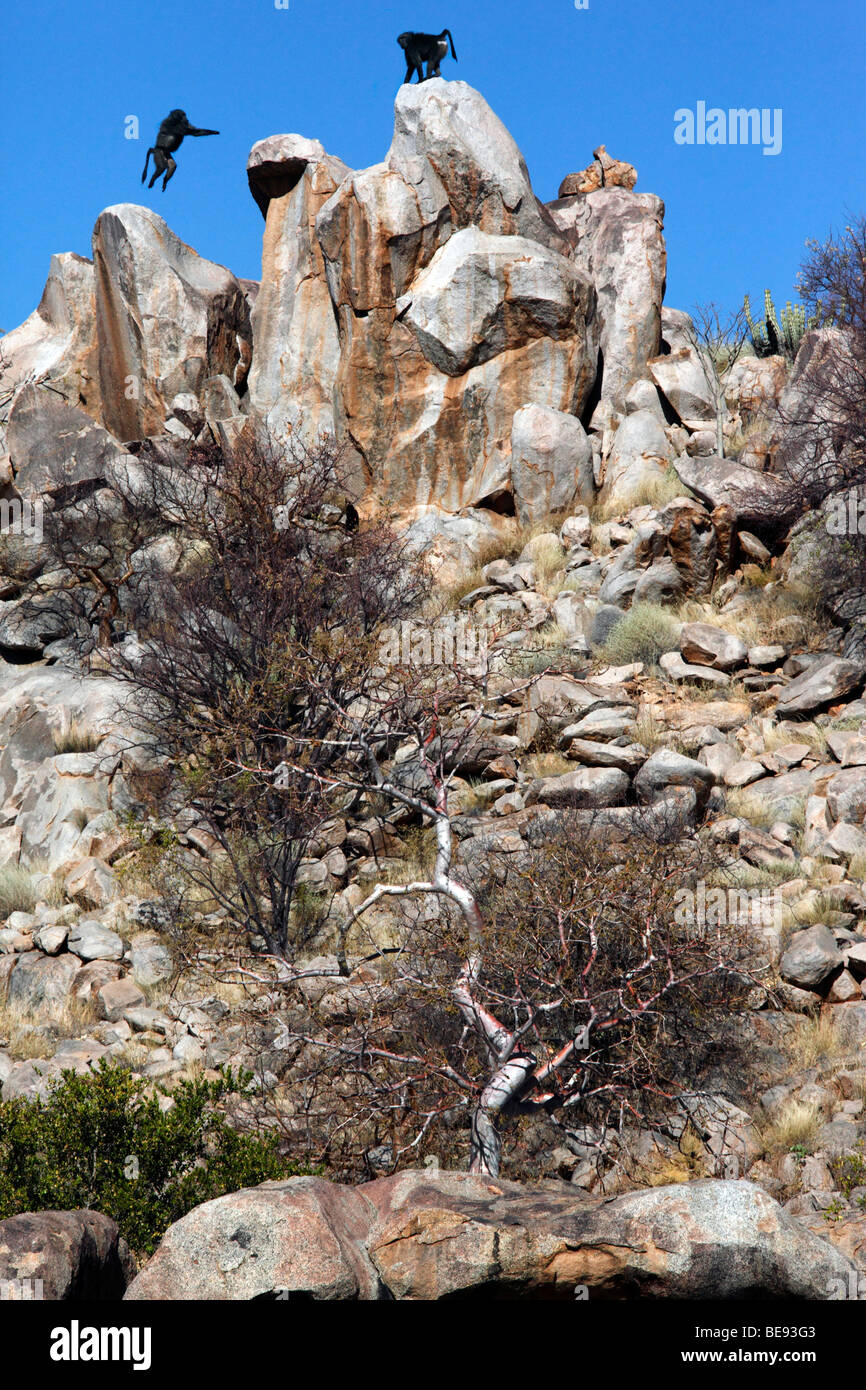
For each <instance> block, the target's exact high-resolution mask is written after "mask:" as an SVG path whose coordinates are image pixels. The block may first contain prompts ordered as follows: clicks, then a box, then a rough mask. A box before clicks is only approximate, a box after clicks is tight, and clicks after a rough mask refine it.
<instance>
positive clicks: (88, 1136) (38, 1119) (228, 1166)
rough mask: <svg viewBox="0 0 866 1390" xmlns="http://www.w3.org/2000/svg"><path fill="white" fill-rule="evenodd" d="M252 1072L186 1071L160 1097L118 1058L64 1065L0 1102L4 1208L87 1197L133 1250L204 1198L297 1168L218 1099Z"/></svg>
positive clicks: (153, 1240)
mask: <svg viewBox="0 0 866 1390" xmlns="http://www.w3.org/2000/svg"><path fill="white" fill-rule="evenodd" d="M251 1079H252V1077H251V1074H248V1073H245V1074H242V1073H238V1074H236V1075H235V1074H233V1073H232V1072H231V1071H230V1070H228V1069H224V1070H223V1072H222V1074H221V1077H220V1079H219V1080H218V1081H206V1080H204V1079H203V1078H197V1079H194V1080H184V1081H181V1082H179V1083H178V1085H177V1086H176V1087H175V1088H174V1090H173V1091H172V1092H171V1095H172V1099H173V1101H174V1104H173V1105H172V1107H171V1108H170V1109H168V1110H165V1111H163V1110H162V1109H161V1107H160V1101H159V1097H158V1096H157V1095H156V1094H153V1093H151V1094H147V1090H148V1087H147V1084H146V1083H145V1082H144V1081H142V1080H141V1079H140V1078H139V1077H135V1076H133V1074H132V1072H131V1071H130V1070H129V1069H128V1068H125V1067H118V1066H112V1065H109V1064H108V1063H107V1062H106V1061H105V1059H104V1058H103V1059H101V1060H100V1063H99V1067H98V1068H97V1069H93V1070H92V1071H91V1072H90V1073H89V1074H87V1075H84V1076H79V1075H76V1074H75V1073H74V1072H71V1071H66V1072H64V1073H63V1077H62V1079H61V1080H60V1081H58V1082H56V1083H55V1084H54V1085H53V1087H52V1089H51V1091H50V1092H49V1095H48V1097H47V1099H45V1100H36V1101H28V1100H24V1099H23V1098H20V1097H19V1098H18V1099H15V1100H10V1101H3V1102H0V1219H5V1218H6V1217H9V1216H14V1215H16V1213H18V1212H22V1211H50V1210H56V1211H68V1210H74V1209H76V1208H79V1207H89V1208H91V1209H93V1210H95V1211H100V1212H103V1213H104V1214H105V1215H106V1216H110V1217H111V1218H112V1219H113V1220H114V1221H116V1222H117V1225H118V1227H119V1228H120V1232H121V1234H122V1235H123V1236H124V1237H125V1238H126V1240H127V1242H128V1243H129V1245H130V1247H131V1248H132V1250H134V1251H135V1252H136V1254H138V1255H147V1254H150V1253H151V1252H152V1251H153V1250H154V1248H155V1247H156V1245H157V1243H158V1242H159V1240H160V1238H161V1237H162V1235H163V1233H164V1232H165V1230H166V1229H167V1227H168V1226H170V1225H171V1224H172V1222H174V1221H178V1220H179V1219H180V1217H182V1216H183V1215H185V1213H186V1212H188V1211H190V1210H191V1209H192V1207H195V1206H198V1205H199V1204H200V1203H201V1202H206V1201H209V1200H210V1199H211V1198H212V1197H220V1196H222V1195H223V1194H224V1193H226V1192H236V1191H237V1190H238V1189H239V1188H242V1187H252V1186H255V1185H256V1184H257V1183H260V1182H264V1181H265V1180H266V1179H268V1178H285V1177H290V1176H292V1174H293V1173H296V1172H298V1171H299V1170H298V1169H297V1168H296V1167H293V1166H292V1165H290V1164H288V1163H287V1162H286V1161H285V1160H284V1159H283V1158H281V1156H280V1155H279V1154H278V1152H277V1147H276V1146H277V1140H276V1138H275V1137H274V1136H268V1137H266V1138H259V1137H256V1136H251V1135H245V1134H239V1133H238V1132H237V1131H236V1130H234V1129H232V1128H231V1126H230V1125H229V1124H228V1123H227V1121H226V1119H225V1116H224V1115H222V1114H221V1113H220V1111H219V1110H217V1109H216V1106H217V1103H218V1102H219V1101H220V1100H221V1099H222V1098H223V1097H224V1096H226V1095H229V1094H232V1093H234V1094H245V1093H247V1091H248V1089H249V1082H250V1081H251Z"/></svg>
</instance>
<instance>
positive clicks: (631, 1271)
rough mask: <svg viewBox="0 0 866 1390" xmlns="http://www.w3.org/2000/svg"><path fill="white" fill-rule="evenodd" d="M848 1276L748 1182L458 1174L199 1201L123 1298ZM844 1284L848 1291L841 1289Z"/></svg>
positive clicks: (718, 1285) (822, 1295)
mask: <svg viewBox="0 0 866 1390" xmlns="http://www.w3.org/2000/svg"><path fill="white" fill-rule="evenodd" d="M852 1272H853V1273H854V1274H855V1275H856V1268H855V1266H854V1264H853V1263H852V1261H851V1260H850V1259H849V1258H848V1256H847V1255H846V1254H845V1253H843V1252H842V1251H841V1250H836V1249H834V1248H833V1246H832V1245H830V1244H829V1243H828V1242H827V1241H826V1240H821V1239H820V1238H819V1237H818V1236H817V1235H814V1234H812V1232H811V1231H809V1230H807V1229H805V1228H804V1227H803V1226H801V1225H800V1224H799V1223H798V1222H797V1221H796V1220H795V1219H794V1218H793V1217H792V1216H789V1215H788V1214H787V1213H786V1212H785V1211H783V1210H782V1208H781V1207H780V1206H779V1205H778V1204H777V1203H776V1202H775V1201H773V1199H772V1198H771V1197H768V1196H767V1194H766V1193H765V1192H763V1191H762V1190H761V1188H759V1187H758V1186H757V1185H756V1184H754V1183H751V1182H726V1181H720V1180H713V1179H710V1180H704V1181H698V1182H692V1183H685V1184H677V1185H673V1186H670V1187H658V1188H652V1189H649V1190H647V1191H643V1192H634V1193H629V1194H627V1195H624V1196H620V1197H614V1198H606V1199H604V1198H597V1197H595V1198H591V1197H587V1196H585V1195H584V1194H581V1193H576V1192H575V1191H574V1190H573V1189H571V1190H569V1189H568V1188H566V1187H564V1186H563V1184H562V1183H559V1182H557V1183H550V1184H543V1185H541V1186H537V1187H535V1188H533V1189H527V1188H525V1187H523V1186H522V1185H521V1184H519V1183H514V1182H506V1181H502V1180H499V1179H489V1178H481V1177H474V1176H472V1175H470V1174H468V1173H456V1172H443V1173H437V1174H435V1175H430V1174H428V1173H422V1172H417V1171H414V1172H413V1171H411V1170H410V1171H407V1172H403V1173H398V1174H396V1175H395V1176H394V1177H390V1178H382V1179H380V1180H378V1181H376V1182H371V1183H367V1184H365V1185H363V1186H361V1187H358V1188H348V1187H343V1186H340V1185H338V1184H335V1183H329V1182H325V1181H322V1180H321V1179H317V1178H291V1179H289V1180H288V1181H287V1182H281V1183H264V1184H262V1185H261V1186H260V1187H257V1188H251V1189H247V1190H245V1191H243V1192H236V1193H232V1194H231V1195H230V1196H227V1197H220V1198H217V1199H216V1201H212V1202H206V1203H205V1204H204V1205H203V1206H200V1207H197V1208H196V1209H195V1210H194V1211H192V1212H190V1213H189V1215H188V1216H185V1217H183V1218H182V1220H180V1221H178V1222H177V1223H176V1224H175V1225H174V1226H172V1227H170V1228H169V1230H168V1232H167V1233H166V1235H165V1237H164V1239H163V1241H162V1244H161V1245H160V1247H159V1249H158V1250H157V1251H156V1254H155V1255H154V1256H153V1257H152V1259H151V1260H150V1261H149V1262H148V1264H147V1265H146V1266H145V1268H144V1269H143V1270H142V1272H141V1273H140V1274H139V1276H138V1278H137V1279H135V1281H134V1282H133V1283H132V1285H131V1286H130V1288H129V1290H128V1291H127V1294H126V1297H127V1299H130V1300H136V1301H138V1300H146V1299H155V1298H156V1299H163V1298H180V1299H207V1298H216V1299H237V1298H269V1297H270V1298H274V1297H276V1296H278V1294H279V1293H280V1292H281V1291H286V1290H288V1292H289V1295H291V1294H292V1293H294V1294H306V1295H307V1296H308V1297H312V1298H315V1299H345V1298H350V1299H362V1300H369V1299H379V1298H383V1297H385V1298H388V1297H390V1298H396V1299H400V1300H409V1301H414V1300H418V1299H425V1300H430V1299H440V1298H459V1297H461V1296H464V1297H465V1296H470V1295H472V1294H484V1293H486V1294H488V1295H491V1294H496V1293H504V1292H508V1293H511V1294H512V1295H513V1294H518V1295H519V1296H521V1297H524V1298H525V1297H530V1298H541V1299H556V1298H573V1297H574V1292H575V1287H576V1286H577V1285H581V1284H582V1285H585V1286H586V1287H587V1288H589V1289H590V1290H595V1291H596V1292H597V1293H600V1294H604V1295H605V1296H606V1297H609V1298H623V1297H634V1296H635V1295H639V1296H641V1297H644V1298H746V1297H757V1298H812V1299H827V1298H831V1297H833V1290H834V1288H835V1287H836V1284H837V1281H839V1280H842V1281H843V1282H844V1281H847V1279H848V1278H849V1277H850V1276H851V1274H852ZM845 1286H847V1285H845Z"/></svg>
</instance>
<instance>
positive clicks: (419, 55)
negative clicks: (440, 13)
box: [397, 29, 457, 82]
mask: <svg viewBox="0 0 866 1390" xmlns="http://www.w3.org/2000/svg"><path fill="white" fill-rule="evenodd" d="M397 42H398V44H399V45H400V47H401V48H402V50H403V52H404V53H405V54H406V76H405V77H404V78H403V81H404V82H411V81H412V74H413V72H417V74H418V81H419V82H423V81H426V78H425V77H424V76H423V75H422V73H421V67H422V64H423V63H426V64H427V77H441V76H442V74H441V72H440V71H439V64H440V63H441V62H442V59H443V58H444V57H445V56H446V54H447V53H448V45H449V43H450V45H451V57H452V58H453V59H454V61H455V63H456V62H457V54H456V53H455V52H454V40H453V39H452V37H451V30H450V29H443V30H442V33H441V34H412V33H406V34H401V35H400V37H399V38H398V40H397Z"/></svg>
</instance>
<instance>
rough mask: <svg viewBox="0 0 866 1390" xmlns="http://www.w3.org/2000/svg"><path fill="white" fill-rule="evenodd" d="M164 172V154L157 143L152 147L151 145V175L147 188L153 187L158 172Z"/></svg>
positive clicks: (158, 174)
mask: <svg viewBox="0 0 866 1390" xmlns="http://www.w3.org/2000/svg"><path fill="white" fill-rule="evenodd" d="M164 173H165V154H164V153H163V151H162V150H161V149H160V148H159V145H154V147H153V177H152V178H151V180H150V183H149V184H148V185H147V186H148V188H153V185H154V184H155V183H156V181H157V179H158V178H159V176H160V174H164Z"/></svg>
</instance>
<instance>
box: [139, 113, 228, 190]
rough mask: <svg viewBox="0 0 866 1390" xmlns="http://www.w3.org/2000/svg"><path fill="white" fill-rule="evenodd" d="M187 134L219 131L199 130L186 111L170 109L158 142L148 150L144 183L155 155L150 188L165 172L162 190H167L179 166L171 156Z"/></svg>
mask: <svg viewBox="0 0 866 1390" xmlns="http://www.w3.org/2000/svg"><path fill="white" fill-rule="evenodd" d="M185 135H219V131H218V130H199V129H198V128H197V127H196V126H194V125H190V123H189V121H188V120H187V118H186V112H185V111H179V110H175V111H169V113H168V115H167V116H166V118H165V120H164V121H163V123H162V125H161V126H160V128H159V132H158V134H157V137H156V144H155V145H151V147H150V149H149V150H148V152H147V159H145V161H144V173H143V174H142V176H141V181H142V183H144V181H145V179H146V178H147V166H148V162H149V160H150V156H151V155H153V166H154V172H153V178H152V179H151V181H150V183H149V184H148V185H147V186H148V188H153V185H154V184H155V183H156V181H157V179H158V178H159V176H160V174H165V178H164V179H163V181H162V191H163V193H164V192H165V186H166V184H167V183H168V181H169V179H170V178H171V176H172V174H173V173H174V171H175V169H176V168H177V164H176V163H175V161H174V160H173V159H172V157H171V156H172V154H173V152H174V151H175V150H179V149H180V147H181V145H182V144H183V139H184V136H185Z"/></svg>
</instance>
